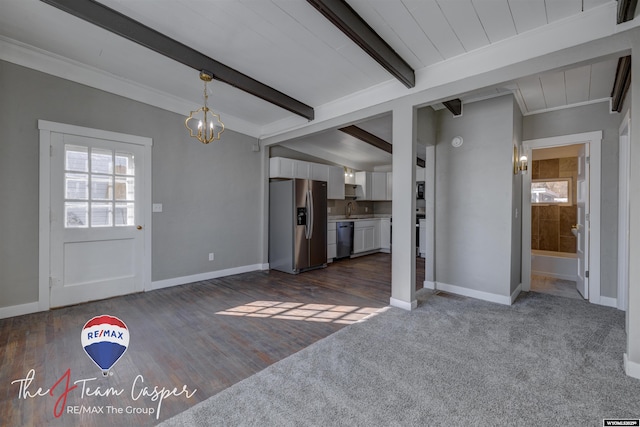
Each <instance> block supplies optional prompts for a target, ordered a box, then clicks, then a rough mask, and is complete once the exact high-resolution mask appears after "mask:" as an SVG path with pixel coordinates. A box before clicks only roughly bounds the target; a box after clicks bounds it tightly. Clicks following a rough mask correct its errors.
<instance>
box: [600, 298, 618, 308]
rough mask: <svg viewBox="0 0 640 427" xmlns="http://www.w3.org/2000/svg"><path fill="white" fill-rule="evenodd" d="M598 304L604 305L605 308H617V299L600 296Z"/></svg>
mask: <svg viewBox="0 0 640 427" xmlns="http://www.w3.org/2000/svg"><path fill="white" fill-rule="evenodd" d="M598 304H600V305H604V306H606V307H613V308H618V299H617V298H611V297H603V296H600V301H599V302H598Z"/></svg>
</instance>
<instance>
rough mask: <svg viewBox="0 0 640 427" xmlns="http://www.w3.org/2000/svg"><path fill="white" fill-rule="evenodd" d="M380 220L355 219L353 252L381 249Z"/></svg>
mask: <svg viewBox="0 0 640 427" xmlns="http://www.w3.org/2000/svg"><path fill="white" fill-rule="evenodd" d="M379 222H380V220H377V219H375V220H364V221H363V220H361V221H355V222H354V225H353V253H354V254H357V253H360V252H367V251H373V250H375V249H380V226H379Z"/></svg>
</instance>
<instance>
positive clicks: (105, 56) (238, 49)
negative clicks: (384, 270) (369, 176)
mask: <svg viewBox="0 0 640 427" xmlns="http://www.w3.org/2000/svg"><path fill="white" fill-rule="evenodd" d="M99 2H100V3H102V4H104V5H106V6H108V7H110V8H113V9H115V10H117V11H119V12H120V13H122V14H124V15H127V16H129V17H131V18H132V19H134V20H137V21H139V22H141V23H142V24H144V25H147V26H149V27H151V28H153V29H155V30H157V31H159V32H161V33H163V34H165V35H167V36H169V37H171V38H173V39H175V40H178V41H180V42H181V43H183V44H185V45H187V46H189V47H192V48H194V49H196V50H198V51H200V52H202V53H204V54H205V55H207V56H209V57H211V58H214V59H216V60H217V61H220V62H222V63H223V64H226V65H228V66H230V67H232V68H234V69H236V70H238V71H240V72H242V73H244V74H247V75H249V76H251V77H253V78H254V79H257V80H258V81H261V82H262V83H264V84H267V85H269V86H271V87H273V88H275V89H277V90H280V91H282V92H284V93H285V94H287V95H289V96H291V97H293V98H295V99H297V100H299V101H302V102H304V103H306V104H308V105H310V106H312V107H315V108H317V107H321V106H323V105H327V104H330V103H332V102H334V101H336V100H339V99H343V98H345V97H349V96H353V95H354V94H357V93H362V92H363V91H366V90H368V89H370V88H374V87H376V86H378V85H381V84H383V83H385V82H388V81H389V80H392V79H393V78H392V77H391V76H390V75H389V74H388V73H387V72H386V71H385V70H384V69H383V68H382V67H381V66H380V65H379V64H378V63H377V62H375V61H374V60H373V59H371V58H370V57H369V56H368V55H367V54H366V53H364V52H363V51H362V50H361V49H360V48H359V47H358V46H357V45H356V44H355V43H353V42H352V41H351V40H350V39H349V38H347V37H346V36H345V35H344V34H343V33H342V32H340V31H339V30H337V29H336V28H335V27H334V26H333V25H332V24H331V23H330V22H329V21H328V20H326V19H325V18H324V17H323V16H322V15H320V13H318V12H317V11H316V10H315V9H314V8H313V7H312V6H310V5H309V4H308V3H307V2H306V1H303V0H211V1H203V0H99ZM348 3H349V5H350V6H351V7H352V8H353V9H354V10H355V11H356V12H357V13H358V14H359V15H360V16H361V17H362V18H363V19H364V20H365V21H366V22H367V23H368V24H369V25H370V26H371V27H372V28H373V29H374V30H375V31H376V32H377V33H378V34H379V35H380V36H381V37H382V38H383V39H385V40H386V41H387V43H388V44H389V45H390V46H391V47H392V48H393V49H394V50H395V51H396V52H398V54H399V55H400V56H401V57H402V58H404V59H405V61H407V62H408V63H409V64H410V65H411V66H412V67H413V68H414V69H415V70H420V69H423V68H425V67H428V66H431V65H433V64H437V63H440V62H443V61H447V60H450V59H452V58H456V57H460V56H462V55H466V54H468V53H470V52H472V51H476V50H478V49H482V48H484V47H486V46H489V45H491V44H495V43H500V42H501V41H504V40H506V39H510V38H513V37H518V36H519V35H522V34H523V33H525V32H527V31H530V30H534V29H538V28H540V27H544V26H546V25H549V24H552V23H556V22H559V21H562V20H567V19H573V18H575V17H576V16H579V15H580V14H582V13H584V12H585V11H588V10H589V9H592V8H597V7H601V6H603V5H606V4H607V3H609V1H608V0H348ZM0 5H1V7H2V12H1V13H0V41H2V40H10V41H15V42H17V43H19V44H24V45H25V46H28V47H34V48H36V50H37V51H38V52H41V53H45V54H46V55H50V56H53V57H55V58H57V59H62V60H68V61H70V62H71V63H73V64H75V65H81V66H83V67H87V68H89V69H91V70H98V71H99V72H100V73H103V74H104V75H105V76H109V77H110V78H115V79H116V80H118V79H119V80H120V81H122V82H124V83H127V84H133V85H139V86H141V87H144V88H146V89H147V90H149V91H151V92H154V93H158V94H163V96H166V97H167V98H168V99H173V100H176V101H177V103H178V104H180V105H196V104H198V103H200V102H201V91H202V86H201V82H200V80H199V79H198V73H197V71H195V70H192V69H190V68H188V67H186V66H184V65H182V64H178V63H175V62H173V61H171V60H169V59H167V58H164V57H162V56H160V55H159V54H157V53H155V52H151V51H149V50H148V49H146V48H144V47H142V46H139V45H137V44H135V43H133V42H130V41H128V40H124V39H122V38H120V37H118V36H116V35H114V34H112V33H109V32H107V31H106V30H103V29H101V28H97V27H95V26H93V25H91V24H88V23H86V22H84V21H82V20H80V19H78V18H75V17H73V16H71V15H68V14H66V13H64V12H62V11H59V10H58V9H55V8H53V7H51V6H49V5H46V4H44V3H42V2H40V1H38V0H0ZM615 67H616V60H615V59H609V60H607V61H603V62H598V63H594V64H581V65H580V66H579V67H576V68H572V69H563V70H559V71H555V72H550V73H547V74H543V75H535V76H531V77H527V78H523V79H520V80H517V81H511V82H504V84H503V85H501V86H500V87H494V88H488V89H486V88H485V89H483V90H482V92H475V93H465V94H460V95H459V96H460V98H461V99H463V101H466V102H470V101H473V100H474V99H478V98H482V97H487V96H491V95H492V94H493V95H494V96H495V95H497V94H502V93H505V92H513V93H514V94H515V96H516V99H517V100H518V102H519V105H520V107H521V109H522V111H523V113H524V114H531V113H535V112H539V111H544V110H547V109H554V108H561V107H566V106H568V105H573V104H579V103H585V102H590V101H595V100H599V99H604V98H608V97H609V96H610V91H611V88H612V85H613V78H614V73H615ZM67 78H69V79H74V76H73V74H69V76H68V77H67ZM210 88H211V93H212V94H211V98H210V103H211V105H212V107H213V109H214V110H216V111H217V112H220V113H221V115H222V118H223V120H224V119H225V117H227V118H228V119H229V120H230V121H229V123H231V126H230V127H231V128H234V125H235V128H236V129H237V130H239V131H244V128H243V126H245V125H246V126H247V127H246V128H247V129H252V130H253V132H249V131H247V133H252V134H257V135H256V136H258V135H259V134H260V129H261V128H263V127H265V126H273V124H274V123H276V124H277V123H279V122H283V121H286V120H288V119H291V117H292V116H293V115H292V113H290V112H288V111H285V110H283V109H281V108H280V107H277V106H274V105H271V104H269V103H267V102H265V101H262V100H260V99H258V98H256V97H254V96H252V95H248V94H246V93H244V92H241V91H240V90H238V89H236V88H234V87H231V86H229V85H226V84H224V83H220V82H214V84H212V85H211V86H210ZM434 108H441V106H438V105H436V106H434ZM174 110H175V109H174ZM176 111H177V110H176ZM380 123H387V129H384V130H381V129H380V126H381V125H380ZM361 126H362V127H363V128H365V129H366V128H368V127H369V128H371V129H372V130H371V133H374V134H380V135H382V136H381V137H382V138H383V139H385V140H387V141H388V142H391V143H392V142H393V141H391V140H390V136H391V131H390V120H386V122H385V121H382V122H381V121H380V120H376V121H373V122H372V123H363V124H361ZM337 135H338V134H337V133H336V132H333V133H328V134H325V135H323V136H322V137H310V138H307V139H306V140H305V141H300V142H299V146H300V147H303V146H304V145H305V144H306V145H307V146H310V147H312V148H313V149H312V150H311V151H315V153H309V154H313V155H316V156H318V154H319V153H320V154H321V153H322V151H323V150H324V151H326V153H325V154H326V156H325V157H326V158H327V159H330V161H332V162H335V163H338V164H349V163H347V162H346V160H349V162H350V163H351V164H358V165H361V166H363V167H368V168H370V167H373V166H376V165H380V164H384V163H389V158H390V157H389V155H388V154H386V153H383V152H382V151H380V150H376V149H373V151H371V149H370V147H365V146H364V145H362V144H363V143H359V142H357V141H356V140H354V139H353V138H352V137H349V136H346V135H340V136H337ZM327 140H335V141H334V142H333V145H335V146H332V145H331V144H329V143H327V142H323V141H327ZM288 145H290V146H291V145H292V144H288ZM341 153H342V154H341ZM376 153H377V156H376Z"/></svg>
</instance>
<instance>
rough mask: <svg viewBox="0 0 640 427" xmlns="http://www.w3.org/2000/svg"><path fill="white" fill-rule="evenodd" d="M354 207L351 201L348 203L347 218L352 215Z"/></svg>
mask: <svg viewBox="0 0 640 427" xmlns="http://www.w3.org/2000/svg"><path fill="white" fill-rule="evenodd" d="M352 208H353V205H352V204H351V202H349V203H347V207H346V211H347V212H346V214H347V218H349V217H350V216H351V209H352Z"/></svg>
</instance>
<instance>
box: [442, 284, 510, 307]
mask: <svg viewBox="0 0 640 427" xmlns="http://www.w3.org/2000/svg"><path fill="white" fill-rule="evenodd" d="M436 289H437V290H440V291H445V292H449V293H452V294H457V295H463V296H465V297H471V298H475V299H481V300H484V301H489V302H497V303H498V304H504V305H511V298H512V297H511V296H507V295H498V294H492V293H490V292H484V291H477V290H475V289H469V288H464V287H462V286H456V285H450V284H448V283H442V282H436ZM516 290H518V289H516Z"/></svg>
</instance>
